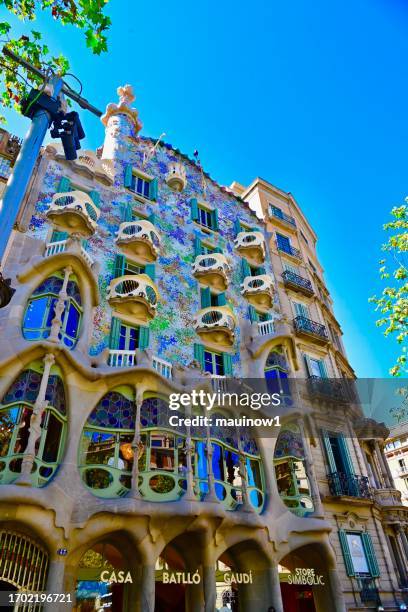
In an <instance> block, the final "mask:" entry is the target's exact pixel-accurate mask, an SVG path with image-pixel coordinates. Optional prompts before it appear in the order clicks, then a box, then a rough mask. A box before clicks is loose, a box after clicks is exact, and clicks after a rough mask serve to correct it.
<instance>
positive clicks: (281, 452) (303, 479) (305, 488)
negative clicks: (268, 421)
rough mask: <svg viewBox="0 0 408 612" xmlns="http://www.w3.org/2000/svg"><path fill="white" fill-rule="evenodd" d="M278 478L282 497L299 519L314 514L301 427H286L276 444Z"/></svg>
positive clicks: (275, 460) (290, 425)
mask: <svg viewBox="0 0 408 612" xmlns="http://www.w3.org/2000/svg"><path fill="white" fill-rule="evenodd" d="M274 464H275V475H276V481H277V485H278V490H279V494H280V496H281V498H282V500H283V502H284V503H285V505H286V506H287V507H288V508H289V509H290V511H291V512H293V513H294V514H296V515H297V516H307V515H308V514H311V513H312V512H313V502H312V498H311V495H310V486H309V479H308V475H307V473H306V467H305V448H304V444H303V440H302V436H301V433H300V429H299V427H298V425H296V424H295V423H291V424H287V425H284V426H283V427H282V429H281V432H280V434H279V436H278V439H277V441H276V447H275V455H274Z"/></svg>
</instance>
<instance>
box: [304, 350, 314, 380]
mask: <svg viewBox="0 0 408 612" xmlns="http://www.w3.org/2000/svg"><path fill="white" fill-rule="evenodd" d="M303 361H304V362H305V368H306V374H307V375H308V376H311V375H312V366H311V364H310V357H309V355H305V354H304V353H303Z"/></svg>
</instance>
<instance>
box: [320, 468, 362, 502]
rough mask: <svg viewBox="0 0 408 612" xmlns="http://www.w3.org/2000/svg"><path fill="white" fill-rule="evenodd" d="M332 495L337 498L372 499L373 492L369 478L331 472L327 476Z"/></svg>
mask: <svg viewBox="0 0 408 612" xmlns="http://www.w3.org/2000/svg"><path fill="white" fill-rule="evenodd" d="M327 480H328V484H329V490H330V494H331V495H334V496H336V497H338V496H346V497H359V498H364V499H372V497H373V495H372V490H371V487H370V482H369V479H368V477H367V476H360V475H358V474H345V473H343V472H331V473H330V474H328V475H327Z"/></svg>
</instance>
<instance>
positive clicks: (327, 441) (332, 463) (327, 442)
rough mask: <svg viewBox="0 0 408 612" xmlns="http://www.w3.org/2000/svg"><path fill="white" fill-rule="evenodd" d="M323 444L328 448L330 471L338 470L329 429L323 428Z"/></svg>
mask: <svg viewBox="0 0 408 612" xmlns="http://www.w3.org/2000/svg"><path fill="white" fill-rule="evenodd" d="M322 437H323V444H324V447H325V449H326V456H327V461H328V463H329V469H330V472H337V466H336V462H335V460H334V455H333V450H332V447H331V444H330V439H329V434H328V432H327V431H325V430H322Z"/></svg>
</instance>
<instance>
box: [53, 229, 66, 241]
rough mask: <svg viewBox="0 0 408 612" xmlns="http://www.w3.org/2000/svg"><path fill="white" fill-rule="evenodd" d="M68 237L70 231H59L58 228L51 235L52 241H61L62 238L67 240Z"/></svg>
mask: <svg viewBox="0 0 408 612" xmlns="http://www.w3.org/2000/svg"><path fill="white" fill-rule="evenodd" d="M67 238H68V232H59V231H58V230H54V231H53V232H52V236H51V242H61V240H66V239H67Z"/></svg>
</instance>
